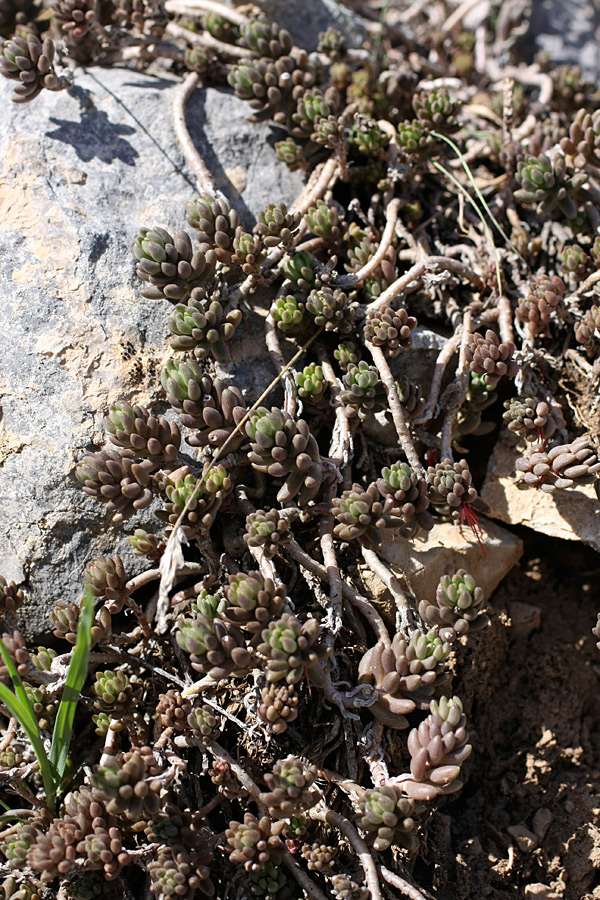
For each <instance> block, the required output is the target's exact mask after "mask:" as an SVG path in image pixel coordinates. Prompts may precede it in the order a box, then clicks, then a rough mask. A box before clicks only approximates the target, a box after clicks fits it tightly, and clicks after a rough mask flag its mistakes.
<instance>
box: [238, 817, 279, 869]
mask: <svg viewBox="0 0 600 900" xmlns="http://www.w3.org/2000/svg"><path fill="white" fill-rule="evenodd" d="M282 830H283V823H282V822H278V823H277V824H273V822H271V820H270V819H269V817H268V816H262V818H260V819H257V818H256V817H255V816H253V815H252V813H246V814H245V815H244V821H243V822H230V823H229V828H227V829H226V831H225V838H226V840H227V847H226V849H227V852H228V853H229V859H230V861H231V862H233V863H238V864H243V866H244V868H245V869H246V871H247V872H252V871H258V870H259V869H261V868H262V866H264V865H265V863H268V862H271V863H273V864H275V865H277V863H279V862H281V860H282V859H283V855H284V852H285V850H284V845H283V844H282V842H281V840H280V839H279V835H280V834H281V832H282Z"/></svg>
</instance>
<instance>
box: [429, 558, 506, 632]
mask: <svg viewBox="0 0 600 900" xmlns="http://www.w3.org/2000/svg"><path fill="white" fill-rule="evenodd" d="M484 602H485V595H484V593H483V590H482V588H480V587H478V586H477V583H476V581H475V579H474V578H473V576H472V575H469V573H468V572H467V571H466V569H459V570H458V571H457V572H456V573H455V574H454V575H443V576H442V578H441V579H440V583H439V584H438V587H437V590H436V593H435V600H434V601H433V602H431V601H429V600H426V599H423V600H421V602H420V603H419V615H420V616H421V619H422V620H423V622H424V623H425V625H427V626H428V627H430V628H432V627H433V628H437V629H438V630H439V635H440V638H441V639H442V640H444V641H449V642H452V641H454V640H456V637H457V635H459V634H466V633H467V632H468V631H469V629H474V628H482V627H483V626H485V625H487V624H488V622H489V619H488V617H487V616H486V615H485V614H484V613H483V612H482V607H483V605H484Z"/></svg>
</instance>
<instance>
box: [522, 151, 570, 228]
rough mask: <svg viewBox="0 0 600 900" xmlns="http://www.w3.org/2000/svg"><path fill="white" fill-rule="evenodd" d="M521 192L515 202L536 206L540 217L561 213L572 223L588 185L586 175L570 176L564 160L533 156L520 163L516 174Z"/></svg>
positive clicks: (540, 155) (560, 157)
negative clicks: (578, 195) (580, 193)
mask: <svg viewBox="0 0 600 900" xmlns="http://www.w3.org/2000/svg"><path fill="white" fill-rule="evenodd" d="M516 179H517V182H518V184H519V190H518V191H515V200H518V201H519V203H529V204H535V209H536V213H537V214H538V216H547V215H549V214H550V213H551V212H554V210H556V209H558V210H560V212H561V213H562V214H563V215H564V216H566V217H567V219H572V218H574V217H575V216H576V215H577V205H576V203H575V198H576V196H577V193H578V191H579V190H580V188H581V187H582V186H583V185H584V184H585V182H586V181H587V175H586V174H585V173H583V172H578V173H575V174H574V175H570V176H569V175H568V174H567V170H566V163H565V158H564V156H560V155H557V156H554V157H552V159H550V158H549V157H548V156H546V154H545V153H540V154H539V156H537V157H536V156H529V157H528V158H527V159H526V160H525V161H524V162H521V163H519V165H518V168H517V173H516Z"/></svg>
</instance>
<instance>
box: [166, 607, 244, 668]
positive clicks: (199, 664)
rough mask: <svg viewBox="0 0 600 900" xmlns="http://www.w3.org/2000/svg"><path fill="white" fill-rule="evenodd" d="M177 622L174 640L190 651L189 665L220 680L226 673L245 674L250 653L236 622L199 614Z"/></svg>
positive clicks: (187, 651)
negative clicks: (233, 623)
mask: <svg viewBox="0 0 600 900" xmlns="http://www.w3.org/2000/svg"><path fill="white" fill-rule="evenodd" d="M178 625H179V630H178V631H177V632H176V634H175V638H176V640H177V643H178V644H179V646H180V647H181V649H182V650H184V651H185V652H186V653H189V654H190V662H191V664H192V668H193V669H195V670H196V671H197V672H200V673H202V674H203V675H208V676H209V677H210V678H212V679H213V681H220V680H221V679H222V678H227V677H228V676H229V675H242V674H245V673H246V671H247V670H248V669H249V668H250V666H251V664H252V657H251V655H250V653H249V652H248V650H247V649H246V642H245V640H244V636H243V634H242V632H241V631H240V629H239V628H238V627H237V626H236V625H232V624H231V623H229V622H224V621H223V620H222V619H214V618H212V617H210V616H208V615H202V614H200V615H198V616H197V617H196V618H194V619H181V620H180V621H179V623H178Z"/></svg>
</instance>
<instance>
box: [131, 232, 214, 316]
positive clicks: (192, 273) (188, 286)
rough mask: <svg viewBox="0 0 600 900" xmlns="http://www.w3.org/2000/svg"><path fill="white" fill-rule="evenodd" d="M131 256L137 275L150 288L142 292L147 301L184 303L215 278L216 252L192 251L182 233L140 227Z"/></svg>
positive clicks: (209, 250)
mask: <svg viewBox="0 0 600 900" xmlns="http://www.w3.org/2000/svg"><path fill="white" fill-rule="evenodd" d="M133 253H134V256H135V258H136V259H137V261H138V264H137V268H136V271H137V274H138V276H139V277H140V278H141V279H142V281H145V282H146V283H147V284H149V285H150V286H149V287H145V288H143V289H142V291H141V294H142V296H143V297H146V299H147V300H162V299H166V300H170V301H171V302H172V303H178V302H181V301H185V300H187V299H188V297H189V296H190V295H191V293H192V291H193V290H194V289H195V288H198V287H200V286H201V285H202V284H204V283H206V282H210V281H212V280H213V278H214V276H215V265H216V262H217V258H216V255H215V252H214V251H213V250H211V249H207V248H204V251H203V250H194V249H193V248H192V242H191V240H190V238H189V235H188V234H187V233H186V232H185V231H176V232H175V234H174V235H170V234H169V232H168V231H165V229H164V228H141V229H140V234H139V237H138V238H137V239H136V241H135V243H134V245H133Z"/></svg>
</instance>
